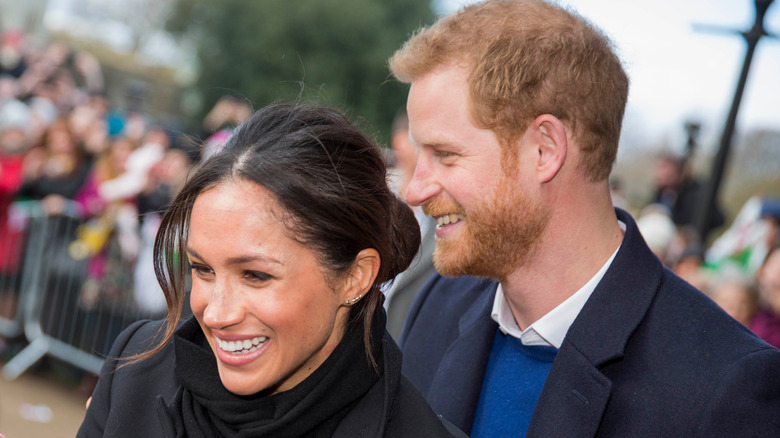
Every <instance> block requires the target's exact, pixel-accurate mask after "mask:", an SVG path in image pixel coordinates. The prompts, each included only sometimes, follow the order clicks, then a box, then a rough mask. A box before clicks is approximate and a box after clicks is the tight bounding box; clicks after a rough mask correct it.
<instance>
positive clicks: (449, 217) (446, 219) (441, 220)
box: [436, 213, 464, 227]
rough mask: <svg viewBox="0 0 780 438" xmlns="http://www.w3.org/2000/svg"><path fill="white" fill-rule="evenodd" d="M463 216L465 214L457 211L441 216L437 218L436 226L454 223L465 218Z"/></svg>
mask: <svg viewBox="0 0 780 438" xmlns="http://www.w3.org/2000/svg"><path fill="white" fill-rule="evenodd" d="M463 218H464V216H463V215H462V214H455V213H452V214H446V215H444V216H439V217H437V218H436V226H437V227H443V226H445V225H449V224H454V223H455V222H459V221H461V220H463Z"/></svg>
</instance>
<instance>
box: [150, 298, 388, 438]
mask: <svg viewBox="0 0 780 438" xmlns="http://www.w3.org/2000/svg"><path fill="white" fill-rule="evenodd" d="M377 310H378V312H377V313H376V314H375V317H374V319H375V322H374V324H373V325H374V327H373V328H374V330H372V347H373V348H372V352H373V354H374V358H375V359H376V360H377V363H378V365H379V372H380V374H381V373H382V372H383V371H384V370H383V364H382V347H381V344H382V343H381V338H382V336H381V335H382V333H383V332H384V319H385V316H384V312H381V309H377ZM174 347H175V351H176V364H175V372H176V376H177V378H178V379H179V381H180V383H181V388H180V389H179V391H178V392H177V393H176V396H175V397H174V399H173V401H172V402H171V404H170V405H169V406H165V403H164V402H162V399H160V400H159V403H160V406H159V408H160V413H161V420H162V421H163V427H164V429H165V430H166V431H167V432H168V435H170V436H175V437H177V438H178V437H190V438H200V437H204V438H206V437H208V438H212V437H330V436H331V435H332V434H333V431H334V430H335V429H336V427H337V426H338V424H339V422H340V421H341V420H342V419H343V418H344V416H346V415H347V413H348V412H349V411H350V409H351V408H352V407H353V406H354V405H355V404H356V403H357V402H358V401H359V400H360V399H361V398H362V397H363V395H365V394H366V393H367V392H368V390H369V389H370V388H371V387H372V385H374V383H376V381H377V380H378V379H379V375H377V373H376V371H374V369H373V368H372V367H370V366H369V364H368V361H367V358H366V354H365V349H364V346H363V327H362V325H361V326H360V327H353V328H350V329H348V330H347V333H346V334H345V335H344V338H343V339H342V340H341V342H340V343H339V345H338V346H337V347H336V349H335V350H333V353H331V355H330V356H329V357H328V358H327V359H326V360H325V362H324V363H323V364H322V365H321V366H320V367H319V368H317V369H316V370H315V371H314V372H313V373H312V374H311V375H310V376H309V377H307V378H306V379H305V380H304V381H303V382H301V383H299V384H298V385H297V386H295V387H294V388H292V389H290V390H288V391H285V392H281V393H278V394H274V395H265V394H264V393H258V394H255V395H251V396H238V395H235V394H233V393H231V392H229V391H228V390H227V389H225V387H224V386H223V385H222V382H221V381H220V380H219V373H218V370H217V363H216V358H215V357H214V353H213V352H212V351H211V348H210V347H209V346H208V343H207V342H206V339H205V336H204V335H203V332H202V331H201V329H200V326H199V325H198V323H197V321H196V320H195V318H190V320H188V321H186V322H185V323H184V324H183V325H182V326H181V327H180V328H179V329H178V330H177V332H176V334H175V336H174Z"/></svg>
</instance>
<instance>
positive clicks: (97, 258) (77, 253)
mask: <svg viewBox="0 0 780 438" xmlns="http://www.w3.org/2000/svg"><path fill="white" fill-rule="evenodd" d="M135 148H136V145H135V143H133V142H132V141H131V140H130V139H127V138H124V137H120V138H117V139H115V140H114V141H113V142H112V143H111V145H110V147H109V148H108V149H106V150H105V151H104V152H103V153H102V154H101V155H100V156H99V157H98V159H97V160H96V162H95V164H94V166H93V168H92V171H91V172H90V175H89V177H88V178H87V181H86V182H85V184H84V185H83V186H82V187H81V189H80V190H79V192H78V193H77V194H76V196H75V201H76V203H77V205H78V207H79V213H80V215H81V217H82V218H84V219H86V220H87V221H86V222H85V223H83V224H81V225H80V226H79V228H78V229H77V232H76V234H77V239H76V240H75V241H74V242H72V243H71V244H70V247H69V253H70V255H71V256H72V257H73V258H75V259H78V260H82V259H85V258H87V257H89V264H88V268H87V280H86V282H85V284H84V287H83V289H82V299H81V301H82V304H83V305H85V306H86V307H87V308H91V307H93V306H94V304H95V302H96V301H97V298H98V295H99V293H100V291H99V287H100V285H101V282H102V280H103V279H104V276H105V275H106V271H107V263H108V257H109V254H108V246H107V244H108V241H109V238H110V237H111V236H112V235H117V236H118V241H119V242H120V246H121V245H122V244H123V243H124V244H125V245H128V244H129V245H130V246H131V248H129V249H127V248H120V249H121V254H122V255H123V256H124V258H125V259H127V261H128V262H132V261H135V260H134V258H135V255H136V252H137V246H138V244H137V240H138V239H137V237H136V234H137V229H136V227H133V226H131V227H126V226H125V227H121V226H117V224H122V223H123V221H122V220H121V219H120V217H121V216H128V215H129V216H131V218H133V219H134V218H135V216H136V214H137V213H136V212H137V210H136V208H135V205H134V202H133V201H134V200H133V199H132V198H126V199H106V198H104V197H103V196H101V194H100V187H101V185H103V184H104V183H106V182H107V181H111V180H113V179H114V178H116V177H118V176H119V175H121V174H122V173H124V172H125V171H126V168H127V159H128V157H129V156H130V154H131V153H132V152H133V150H134V149H135ZM127 234H130V235H129V236H128V235H127ZM128 242H129V243H128Z"/></svg>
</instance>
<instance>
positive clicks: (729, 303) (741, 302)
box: [710, 277, 758, 327]
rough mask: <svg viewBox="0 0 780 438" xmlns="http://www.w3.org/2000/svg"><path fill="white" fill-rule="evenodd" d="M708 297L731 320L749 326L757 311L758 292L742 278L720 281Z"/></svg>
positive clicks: (749, 282) (750, 283) (751, 283)
mask: <svg viewBox="0 0 780 438" xmlns="http://www.w3.org/2000/svg"><path fill="white" fill-rule="evenodd" d="M710 297H711V298H712V299H713V301H715V303H717V304H718V305H719V306H720V307H721V308H722V309H723V310H724V311H726V313H728V314H729V315H730V316H731V317H732V318H734V319H736V320H737V321H739V322H741V323H742V325H744V326H746V327H747V326H750V324H751V322H752V321H753V318H754V317H755V315H756V312H757V311H758V291H757V290H756V287H755V286H754V284H753V282H751V281H749V280H748V279H746V278H742V277H733V278H726V279H722V280H721V281H719V282H718V284H717V285H716V286H715V287H714V288H713V290H712V292H711V293H710Z"/></svg>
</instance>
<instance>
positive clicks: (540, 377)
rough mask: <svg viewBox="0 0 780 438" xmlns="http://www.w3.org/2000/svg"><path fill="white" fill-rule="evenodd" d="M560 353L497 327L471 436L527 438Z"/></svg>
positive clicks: (476, 437)
mask: <svg viewBox="0 0 780 438" xmlns="http://www.w3.org/2000/svg"><path fill="white" fill-rule="evenodd" d="M557 353H558V350H557V349H556V348H554V347H544V346H533V347H527V346H525V345H523V344H522V342H520V340H519V339H517V338H514V337H512V336H509V335H505V334H503V333H502V332H501V330H498V329H496V335H495V337H494V338H493V349H492V350H491V353H490V360H489V361H488V365H487V370H486V371H485V377H484V379H483V380H482V393H481V394H480V396H479V403H478V404H477V413H476V415H475V417H474V425H473V426H472V428H471V434H470V436H471V437H472V438H480V437H490V438H501V437H513V438H516V437H524V436H525V434H526V432H527V431H528V424H529V423H530V422H531V415H532V414H533V413H534V408H535V407H536V401H537V399H538V398H539V394H540V393H541V392H542V385H544V381H545V380H546V379H547V374H548V373H549V372H550V368H551V367H552V364H553V361H554V360H555V355H556V354H557Z"/></svg>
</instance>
